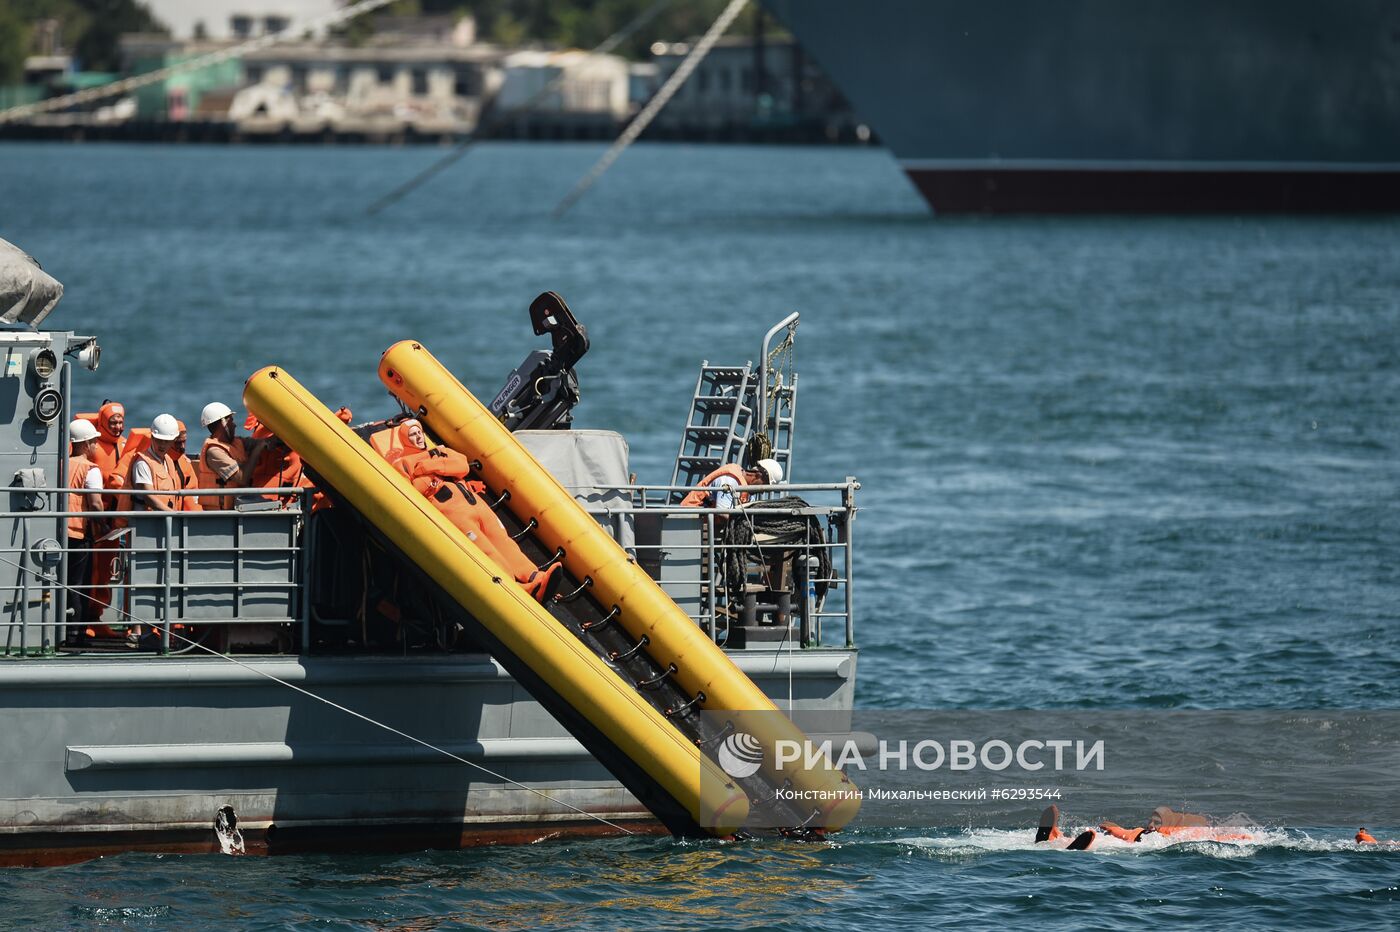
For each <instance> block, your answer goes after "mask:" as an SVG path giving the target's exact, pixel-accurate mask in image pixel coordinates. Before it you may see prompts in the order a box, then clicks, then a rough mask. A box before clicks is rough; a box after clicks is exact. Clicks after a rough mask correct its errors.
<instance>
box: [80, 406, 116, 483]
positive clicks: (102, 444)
mask: <svg viewBox="0 0 1400 932" xmlns="http://www.w3.org/2000/svg"><path fill="white" fill-rule="evenodd" d="M87 416H88V415H84V417H87ZM92 426H93V427H96V428H97V444H96V445H95V446H94V447H93V448H92V455H91V456H90V457H88V458H89V459H91V460H92V464H93V465H94V466H96V467H97V468H98V469H99V470H100V471H101V472H102V481H103V482H106V481H107V477H108V476H110V475H111V474H112V471H113V470H115V469H116V468H117V463H118V462H119V461H120V460H121V458H122V454H123V453H125V452H126V437H125V432H126V408H124V407H122V405H121V404H119V403H118V402H115V401H104V402H102V407H101V408H98V409H97V417H95V418H93V419H92Z"/></svg>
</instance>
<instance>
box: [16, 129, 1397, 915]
mask: <svg viewBox="0 0 1400 932" xmlns="http://www.w3.org/2000/svg"><path fill="white" fill-rule="evenodd" d="M600 152H601V148H600V147H598V146H593V145H543V144H541V145H505V144H492V145H484V146H480V147H477V148H476V149H474V150H473V151H472V152H471V153H470V154H468V155H467V156H466V158H464V159H463V160H462V161H461V162H459V163H458V164H457V165H456V166H455V167H453V168H452V169H451V170H450V171H448V172H445V173H444V174H442V175H440V176H438V177H437V178H436V179H434V180H433V181H432V182H431V183H429V184H428V185H426V186H425V187H423V188H422V189H420V190H419V191H417V192H415V193H413V194H412V195H410V196H409V197H408V198H406V199H405V200H404V201H402V202H400V203H399V204H397V205H395V206H393V207H392V208H390V209H389V210H387V211H386V212H384V213H382V214H380V215H378V216H374V217H370V216H368V215H367V214H366V212H365V210H366V207H367V206H368V205H369V204H370V203H372V202H373V201H374V200H375V199H376V198H378V197H379V196H380V195H382V194H384V193H385V192H387V191H388V190H390V189H391V188H393V187H394V186H395V185H397V184H398V183H400V182H401V181H403V180H404V179H405V178H407V177H409V176H410V175H412V174H413V173H415V172H416V171H418V170H420V169H421V168H423V167H425V166H426V165H427V164H429V163H430V162H431V161H433V160H434V159H436V158H438V157H439V156H440V155H441V154H442V153H441V151H439V150H434V149H398V150H395V149H380V148H342V149H335V148H273V147H267V148H262V147H247V148H203V147H194V146H186V147H165V146H141V145H131V146H107V145H76V146H56V145H37V144H7V145H4V146H0V237H4V238H6V239H9V240H11V241H12V242H14V243H16V244H18V245H19V246H21V247H22V248H24V249H26V250H27V251H29V252H30V253H31V254H33V255H34V256H36V257H37V258H38V259H39V260H40V261H41V262H42V263H43V264H44V266H45V267H46V268H47V269H48V270H49V271H51V272H52V273H53V274H54V275H56V276H57V277H58V278H59V279H61V280H62V281H63V282H64V283H65V284H66V286H67V289H68V292H67V295H66V297H65V298H64V300H63V303H62V304H61V305H60V308H59V310H58V312H57V313H56V315H55V317H54V318H53V320H52V323H53V324H54V325H56V326H59V327H64V328H71V329H74V330H77V331H80V332H85V333H94V334H96V335H98V336H99V338H100V340H101V343H102V345H103V348H104V355H103V358H102V367H101V369H100V370H99V371H98V372H97V373H95V374H87V373H78V374H77V376H76V378H75V391H76V396H77V401H78V402H79V404H81V405H83V406H85V407H88V408H92V407H95V406H96V405H97V404H98V403H100V402H101V401H102V400H103V399H104V398H109V397H110V398H117V399H120V400H122V401H124V402H125V403H126V404H127V410H128V412H129V414H128V417H129V419H130V420H131V421H132V422H133V423H138V424H139V423H144V422H147V421H149V419H150V418H151V417H152V416H153V415H154V414H156V413H159V412H160V411H166V410H168V411H171V412H173V413H175V414H176V415H177V416H179V417H181V418H182V419H183V420H185V421H186V422H187V423H194V422H196V421H197V416H198V412H199V410H200V408H201V407H202V406H203V405H204V404H205V403H206V402H207V401H210V400H214V399H221V400H224V401H226V402H228V403H230V404H236V403H237V401H238V398H239V393H240V390H241V386H242V382H243V380H244V379H245V378H246V377H247V376H248V374H249V373H251V372H252V371H253V370H255V369H256V368H258V367H261V366H263V365H266V364H269V363H277V364H280V365H283V366H285V367H286V368H287V369H288V370H289V371H291V372H292V373H293V374H295V375H296V376H297V378H299V379H301V380H302V381H303V382H304V383H306V384H307V385H308V387H310V388H311V390H312V391H314V392H316V393H317V394H318V395H320V396H321V397H322V398H323V399H325V400H326V401H327V402H328V403H330V404H332V405H333V406H334V405H338V404H347V405H350V406H351V407H352V408H353V409H354V410H355V413H356V415H357V416H359V417H364V418H368V417H371V416H378V415H383V414H387V413H390V412H391V411H392V410H393V407H392V403H391V402H390V401H389V399H388V398H387V397H386V396H385V394H384V392H383V389H382V387H381V386H380V385H379V383H378V381H377V379H376V378H375V375H374V372H375V364H376V362H377V360H378V357H379V353H380V352H381V351H382V350H383V349H384V348H385V347H386V346H388V345H389V344H390V343H392V342H394V341H396V340H399V339H402V338H406V337H412V338H416V339H420V340H422V341H424V342H425V343H426V344H427V345H428V346H430V347H431V348H432V350H433V352H434V353H435V354H436V355H437V356H439V357H440V358H441V359H443V360H444V361H445V362H446V363H447V364H448V365H449V366H450V367H451V368H453V370H454V371H455V372H456V373H457V374H458V375H459V376H460V377H461V378H462V380H463V382H464V383H465V384H466V385H467V386H468V387H470V388H472V389H473V390H474V391H476V393H477V394H479V395H485V396H488V397H489V396H490V395H492V394H494V392H495V391H496V390H497V389H498V388H499V387H500V386H501V385H502V384H503V383H504V380H505V377H506V375H507V374H508V373H509V371H510V370H511V369H512V368H514V367H515V366H516V365H517V364H518V363H519V362H520V360H521V359H523V357H524V356H525V354H526V353H527V352H529V350H530V349H532V348H535V347H537V346H540V345H542V344H541V341H540V339H539V338H536V337H534V336H533V335H532V334H531V333H530V329H529V323H528V319H527V316H526V307H527V306H528V304H529V302H530V300H531V299H532V298H533V297H534V296H535V295H536V294H538V293H539V292H541V291H545V290H555V291H558V292H560V293H561V294H563V295H564V296H565V298H566V299H567V300H568V301H569V302H570V304H571V305H572V307H573V308H574V310H575V312H576V314H577V316H578V317H579V319H580V320H581V321H582V322H583V323H584V324H585V325H586V326H587V327H588V329H589V335H590V338H591V340H592V349H591V350H590V352H589V354H588V356H587V357H586V358H585V359H584V360H583V361H582V363H581V364H580V365H579V367H578V371H579V378H580V381H581V383H582V390H583V401H582V403H581V404H580V405H579V407H578V409H577V411H576V416H577V419H576V424H577V425H578V426H581V427H607V428H612V429H617V430H620V431H622V432H624V433H625V434H626V435H627V436H628V438H629V440H630V442H631V453H632V468H633V470H635V471H636V473H637V474H638V478H639V479H640V480H641V481H644V482H648V481H649V482H657V483H664V482H667V481H669V478H670V472H671V460H672V458H673V457H674V455H675V450H676V446H677V444H678V440H679V434H678V432H679V430H680V427H681V424H682V422H683V419H684V417H685V412H686V407H687V402H688V398H689V395H690V393H691V391H692V389H693V387H694V379H695V375H696V371H697V368H696V367H697V366H698V364H699V362H700V360H701V359H702V358H708V359H710V360H711V361H713V362H734V361H739V362H743V361H745V360H751V359H756V358H757V356H758V353H759V340H760V338H761V335H762V332H763V330H765V329H766V328H767V326H768V325H770V324H771V323H773V322H776V321H777V320H778V319H780V318H781V317H782V316H783V315H785V314H786V313H788V312H789V311H792V310H798V311H801V312H802V323H801V325H800V328H799V331H798V339H797V344H796V354H797V364H798V368H799V371H800V373H801V381H800V388H799V402H798V411H797V415H798V440H797V449H796V453H795V460H794V477H795V478H796V479H797V480H799V481H816V480H825V479H833V478H835V479H839V478H840V477H843V476H846V475H854V476H856V477H857V478H858V479H859V480H860V481H861V483H862V490H861V492H860V495H859V498H858V503H859V505H860V507H861V512H860V516H859V518H858V521H857V532H856V533H857V551H858V556H857V563H856V575H857V586H858V588H857V590H856V607H857V612H858V622H857V638H858V641H859V643H860V647H861V649H862V653H861V657H860V671H859V684H858V689H857V704H858V705H859V706H861V707H864V708H878V709H903V708H914V709H918V708H927V709H948V708H970V709H1025V708H1029V709H1053V708H1086V707H1089V708H1131V709H1144V708H1147V709H1153V708H1159V709H1200V708H1204V709H1209V708H1293V709H1368V708H1395V707H1396V706H1397V704H1400V626H1397V617H1398V616H1400V561H1398V560H1397V555H1398V554H1400V270H1398V267H1397V262H1396V257H1397V256H1400V222H1397V221H1396V220H1394V219H1390V218H1349V217H1310V218H1291V217H1208V218H1188V217H1154V218H1136V217H1133V218H958V217H935V216H931V215H930V214H929V213H928V212H927V210H926V209H925V207H924V205H923V203H922V201H921V200H920V199H919V198H918V196H917V195H916V194H915V193H914V191H913V190H912V188H910V186H909V185H908V184H907V182H906V181H905V180H904V179H903V177H902V176H901V175H900V173H899V171H898V169H897V167H896V166H895V165H894V163H893V161H892V160H891V159H890V157H889V156H888V155H887V154H885V153H883V152H881V151H878V150H841V149H801V148H756V147H742V148H741V147H690V146H663V145H642V146H637V147H635V148H634V149H632V150H631V151H629V152H628V153H627V154H626V155H625V156H624V157H623V158H622V160H620V161H619V163H618V164H617V165H616V167H615V168H614V169H613V170H612V171H611V172H610V173H609V174H608V175H607V176H605V177H604V179H603V180H602V182H600V183H599V184H598V186H597V187H596V188H595V189H594V190H593V191H592V192H591V193H590V194H589V196H588V197H587V198H585V199H584V200H583V201H582V202H580V203H579V204H578V205H577V206H576V207H575V208H574V209H573V210H572V211H571V212H570V213H569V214H567V215H566V216H565V217H564V218H562V219H561V220H554V219H552V218H551V211H552V209H553V207H554V206H555V204H556V203H557V202H558V200H559V199H560V198H561V197H562V196H563V195H564V194H565V192H567V191H568V190H569V188H570V186H571V185H572V184H573V182H574V181H575V180H576V179H577V178H578V177H579V176H581V175H582V174H583V173H584V172H585V171H586V170H587V169H588V167H589V166H590V164H591V163H592V162H593V160H594V159H596V157H597V156H598V155H599V154H600ZM1259 740H1260V741H1261V742H1267V741H1268V736H1267V735H1261V736H1260V737H1259ZM1323 790H1324V791H1325V788H1323ZM1066 815H1067V819H1068V821H1070V822H1071V823H1074V824H1075V825H1081V824H1092V823H1093V822H1094V821H1097V820H1098V819H1100V818H1114V819H1116V820H1118V821H1123V822H1125V824H1126V823H1129V822H1132V820H1135V819H1137V820H1140V818H1141V817H1142V815H1143V814H1142V813H1135V812H1123V813H1118V812H1102V813H1101V812H1093V813H1089V812H1084V813H1079V812H1074V811H1073V810H1072V807H1068V811H1067V813H1066ZM1133 824H1137V823H1136V822H1134V823H1133ZM1370 827H1371V828H1373V830H1377V831H1379V832H1380V833H1382V834H1385V833H1386V831H1387V829H1388V830H1389V832H1390V834H1391V835H1392V836H1400V826H1391V827H1384V826H1380V827H1378V826H1370ZM1349 834H1350V831H1349V830H1344V829H1342V828H1339V827H1335V826H1332V827H1324V828H1316V827H1308V826H1275V827H1270V828H1268V829H1267V830H1266V831H1264V832H1261V833H1260V834H1259V835H1258V837H1257V839H1256V842H1255V843H1252V844H1239V845H1236V844H1217V843H1205V842H1194V843H1191V842H1187V843H1179V844H1174V845H1165V846H1163V845H1160V844H1158V845H1145V846H1138V847H1129V846H1123V845H1109V844H1104V845H1101V846H1098V848H1097V850H1095V851H1092V852H1090V853H1088V854H1070V853H1066V852H1061V851H1045V850H1036V849H1034V848H1032V846H1031V845H1030V843H1029V831H1028V828H1027V829H1019V828H1016V827H1012V826H1007V827H1005V828H1002V829H995V830H992V829H975V830H974V829H967V830H959V829H946V830H939V831H936V832H929V831H927V830H921V829H909V830H907V831H905V830H899V829H878V830H877V829H867V830H855V831H850V832H846V833H842V834H840V835H838V836H835V837H834V838H833V839H832V841H831V842H830V843H826V844H798V843H788V842H757V843H740V844H723V843H715V842H709V843H705V842H678V841H672V840H669V839H657V838H645V839H639V838H628V839H611V840H602V841H587V842H546V843H542V844H538V845H532V846H524V847H508V848H491V849H480V850H473V851H461V852H434V853H420V854H409V855H379V856H341V855H337V856H331V855H325V856H305V857H283V858H274V859H260V858H246V857H245V858H228V857H218V856H207V857H173V856H164V857H162V856H156V855H145V854H128V855H123V856H120V857H115V858H107V859H103V860H100V861H95V862H90V863H87V864H82V865H77V866H73V867H65V868H55V869H48V870H37V871H10V872H5V873H3V874H0V921H4V922H8V923H10V924H11V925H14V926H16V927H40V928H89V927H94V926H114V927H129V928H147V927H151V928H190V927H209V926H215V927H228V928H293V929H303V928H305V929H312V928H314V929H428V928H440V927H444V928H446V927H480V928H489V929H529V930H539V929H575V928H584V929H605V930H613V929H620V928H638V929H655V928H675V929H693V928H785V929H806V928H810V927H844V928H852V927H869V926H871V925H872V924H874V923H892V922H896V921H904V922H907V923H909V924H912V925H922V926H932V925H938V924H943V923H948V924H954V923H964V924H968V925H974V926H975V925H1007V924H1010V925H1016V926H1019V925H1032V924H1034V925H1035V926H1037V927H1040V928H1075V929H1082V928H1086V927H1090V928H1096V927H1102V926H1107V925H1113V926H1124V925H1134V926H1136V925H1157V924H1160V923H1163V922H1172V921H1192V922H1197V923H1204V924H1208V925H1212V926H1221V925H1226V924H1229V925H1235V926H1240V925H1244V926H1253V927H1276V926H1284V925H1289V926H1297V925H1303V926H1310V927H1320V928H1337V929H1341V928H1352V927H1355V926H1356V925H1358V924H1360V923H1374V922H1394V921H1395V918H1394V917H1395V916H1396V915H1397V913H1396V901H1397V900H1400V891H1398V890H1397V877H1400V853H1397V852H1394V851H1385V850H1358V849H1357V848H1356V846H1354V845H1352V844H1351V843H1350V842H1349V841H1348V840H1347V839H1348V838H1349Z"/></svg>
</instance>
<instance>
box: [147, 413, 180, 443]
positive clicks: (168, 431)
mask: <svg viewBox="0 0 1400 932" xmlns="http://www.w3.org/2000/svg"><path fill="white" fill-rule="evenodd" d="M179 436H180V422H179V421H177V420H175V415H173V414H157V415H156V419H155V420H154V421H152V422H151V439H152V440H174V439H175V438H176V437H179Z"/></svg>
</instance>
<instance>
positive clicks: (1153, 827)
mask: <svg viewBox="0 0 1400 932" xmlns="http://www.w3.org/2000/svg"><path fill="white" fill-rule="evenodd" d="M1059 816H1060V810H1059V808H1058V807H1056V806H1049V807H1047V808H1046V810H1045V811H1044V812H1042V813H1041V815H1040V826H1039V828H1038V829H1037V830H1036V836H1035V840H1036V842H1037V843H1040V842H1046V841H1058V840H1062V839H1063V838H1065V837H1066V836H1065V834H1064V833H1063V832H1061V831H1060V828H1059V825H1058V821H1059ZM1099 830H1100V831H1102V832H1104V833H1106V834H1108V835H1112V836H1113V837H1114V838H1117V839H1119V840H1120V841H1127V842H1138V841H1142V839H1143V836H1145V835H1149V834H1154V833H1155V834H1158V835H1162V836H1164V837H1170V838H1176V839H1178V840H1180V841H1253V840H1254V836H1253V835H1251V834H1249V833H1248V832H1232V831H1225V830H1222V829H1221V828H1220V827H1219V826H1216V825H1213V824H1212V823H1211V821H1210V819H1208V818H1207V817H1205V816H1203V815H1197V814H1196V813H1194V812H1177V811H1175V810H1173V809H1170V808H1168V807H1167V806H1158V807H1157V808H1156V809H1153V810H1152V815H1151V816H1150V817H1149V818H1148V820H1147V824H1146V825H1145V826H1142V827H1141V828H1124V827H1123V826H1121V825H1119V824H1118V823H1117V822H1107V821H1105V822H1101V823H1099ZM1097 837H1098V835H1097V833H1095V832H1094V830H1093V829H1089V830H1087V831H1084V832H1081V833H1080V834H1079V835H1078V836H1076V837H1075V839H1074V840H1073V841H1072V842H1070V843H1069V846H1068V848H1069V850H1071V851H1083V850H1085V849H1087V848H1089V847H1090V846H1091V845H1092V844H1093V843H1094V840H1095V839H1096V838H1097Z"/></svg>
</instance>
